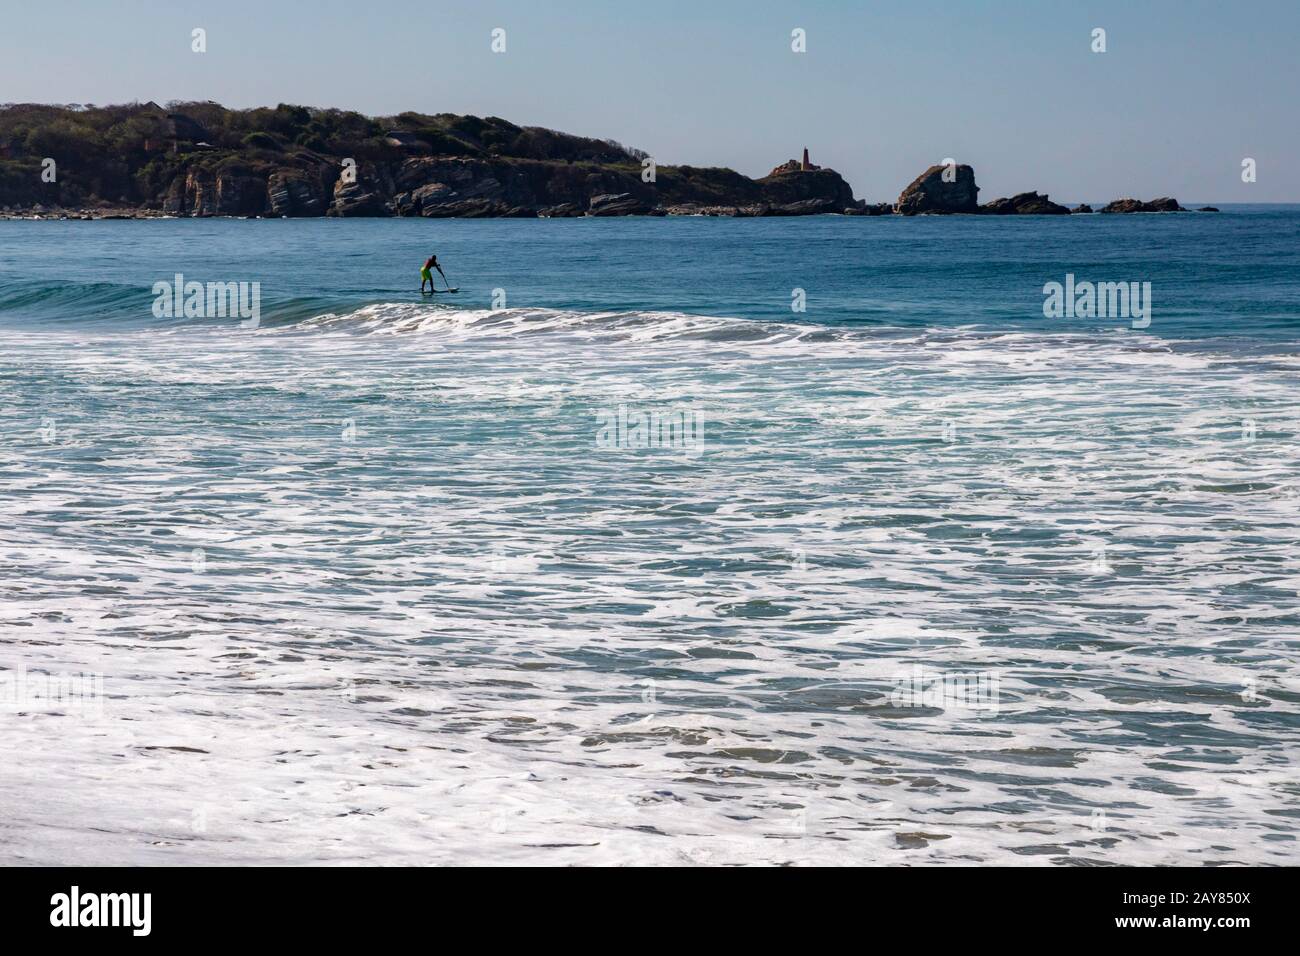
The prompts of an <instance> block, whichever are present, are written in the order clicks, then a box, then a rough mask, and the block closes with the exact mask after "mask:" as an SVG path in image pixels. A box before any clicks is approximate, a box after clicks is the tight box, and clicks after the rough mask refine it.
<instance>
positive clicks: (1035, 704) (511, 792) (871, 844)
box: [0, 206, 1300, 866]
mask: <svg viewBox="0 0 1300 956" xmlns="http://www.w3.org/2000/svg"><path fill="white" fill-rule="evenodd" d="M1222 208H1223V210H1224V211H1223V212H1222V213H1220V214H1217V215H1215V214H1211V213H1185V214H1160V215H1112V216H1102V215H1092V216H1069V217H1065V216H1062V217H1048V216H1044V217H1038V216H1025V217H1017V216H1010V217H919V218H902V217H881V218H865V217H839V216H818V217H808V218H799V219H735V220H733V219H711V218H661V219H656V218H626V219H598V218H587V219H568V220H404V219H385V220H355V219H349V220H274V221H271V220H268V221H242V220H158V221H142V222H136V221H101V222H58V221H40V222H34V221H3V222H0V338H2V341H3V347H2V348H0V395H3V402H0V727H2V728H3V732H2V733H0V767H2V768H3V770H0V861H3V862H4V863H6V864H15V863H43V864H72V863H78V864H244V863H284V864H342V863H392V864H443V863H456V864H484V863H505V864H515V863H547V864H682V865H695V864H723V865H731V864H794V865H815V864H915V865H941V864H965V865H969V864H977V863H996V864H1013V865H1060V866H1071V865H1113V864H1181V865H1201V864H1205V865H1210V864H1215V865H1221V864H1229V863H1243V864H1290V865H1295V864H1297V863H1300V853H1298V852H1297V848H1296V838H1297V829H1298V828H1297V816H1298V815H1300V782H1298V781H1297V776H1296V770H1295V768H1296V764H1297V754H1298V752H1300V748H1298V747H1297V744H1298V742H1300V711H1298V708H1297V702H1298V701H1300V666H1298V652H1300V639H1298V636H1300V551H1298V545H1300V416H1298V415H1297V401H1296V398H1297V394H1298V390H1300V206H1255V207H1252V206H1224V207H1222ZM430 253H437V255H438V257H439V260H440V261H441V262H442V264H443V268H444V269H445V270H446V273H447V276H448V278H449V279H450V280H451V282H452V284H453V286H457V287H459V289H460V291H459V293H457V294H453V295H439V296H434V297H423V296H421V295H420V294H419V293H418V292H417V289H418V285H419V277H418V271H419V267H420V264H421V263H422V262H423V261H424V259H425V258H426V257H427V256H428V255H429V254H430ZM177 276H182V277H183V280H182V281H181V285H180V288H179V290H178V289H177V288H176V283H177V278H176V277H177ZM435 277H436V273H435ZM189 282H198V283H203V284H207V283H234V284H236V285H238V284H240V283H244V284H246V285H245V286H244V287H243V288H242V290H241V291H244V292H246V293H247V295H246V296H245V298H244V299H243V300H242V301H243V303H244V304H245V305H246V306H251V305H252V304H253V303H256V309H255V310H254V309H249V310H248V311H246V313H245V314H242V315H241V314H234V315H232V314H230V313H231V311H233V310H222V311H224V312H225V314H214V310H213V309H212V308H210V307H209V305H210V303H209V302H208V300H207V298H206V297H198V298H195V299H194V302H195V309H194V310H193V311H194V312H196V313H199V314H190V315H186V314H184V312H185V309H184V308H182V309H181V310H180V312H181V314H179V315H178V314H176V312H177V310H176V309H174V308H172V305H173V304H174V303H175V302H177V301H182V302H183V300H184V299H185V296H184V295H180V293H181V292H183V291H184V286H185V284H186V283H189ZM1051 283H1059V284H1060V285H1061V287H1062V288H1063V289H1064V288H1066V287H1067V286H1068V287H1069V288H1070V289H1071V290H1072V295H1071V300H1070V302H1071V305H1074V304H1075V303H1074V299H1073V291H1074V290H1077V289H1079V288H1080V287H1081V284H1093V285H1097V284H1101V283H1106V284H1112V283H1122V284H1123V286H1122V291H1124V292H1128V293H1131V294H1132V296H1133V299H1132V301H1131V302H1127V303H1125V306H1126V308H1127V307H1129V306H1131V307H1133V308H1132V311H1133V313H1134V314H1132V315H1130V314H1127V311H1126V312H1121V313H1115V312H1114V311H1113V310H1112V312H1111V314H1106V315H1095V314H1094V315H1089V314H1087V313H1088V312H1089V311H1096V310H1089V309H1087V308H1081V309H1076V308H1071V309H1070V310H1069V314H1064V315H1061V316H1059V317H1048V316H1047V315H1045V314H1044V313H1045V302H1047V300H1048V299H1049V298H1050V296H1049V294H1048V293H1045V291H1044V289H1045V286H1049V285H1050V284H1051ZM1148 283H1149V285H1147V284H1148ZM254 284H256V285H254ZM439 284H440V287H441V280H440V279H439ZM1089 288H1090V289H1091V288H1092V285H1090V286H1089ZM1119 288H1120V287H1119V286H1111V287H1110V289H1109V293H1110V298H1109V300H1108V302H1109V304H1110V305H1111V306H1115V305H1116V303H1117V302H1119V301H1121V300H1119V299H1117V298H1116V295H1117V291H1116V290H1117V289H1119ZM169 290H170V291H169ZM1098 292H1099V293H1100V289H1099V288H1098ZM232 301H233V300H232ZM1098 301H1100V299H1099V300H1098ZM1139 301H1140V302H1141V303H1142V308H1141V309H1140V310H1139V309H1137V308H1136V307H1137V305H1138V302H1139ZM1100 311H1105V310H1104V309H1103V310H1100ZM1142 313H1144V314H1142Z"/></svg>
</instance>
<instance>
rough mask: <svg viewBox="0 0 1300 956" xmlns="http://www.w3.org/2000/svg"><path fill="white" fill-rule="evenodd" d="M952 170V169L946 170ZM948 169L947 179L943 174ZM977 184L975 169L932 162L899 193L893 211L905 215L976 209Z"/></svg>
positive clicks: (977, 202)
mask: <svg viewBox="0 0 1300 956" xmlns="http://www.w3.org/2000/svg"><path fill="white" fill-rule="evenodd" d="M949 170H951V172H949ZM945 173H947V174H948V176H947V178H948V179H951V180H952V181H951V182H948V181H946V179H945V176H944V174H945ZM979 191H980V189H979V187H978V186H976V185H975V170H974V169H972V168H971V167H969V166H967V165H965V164H963V165H960V166H955V167H952V166H931V167H930V168H929V169H927V170H926V171H925V172H923V173H922V174H921V175H920V176H917V177H916V179H914V180H912V182H911V184H910V185H909V186H908V187H907V188H906V189H904V190H903V191H902V193H900V194H899V196H898V202H897V203H896V204H895V206H894V208H895V211H897V212H899V213H901V214H902V215H904V216H915V215H917V214H918V213H953V212H978V211H979Z"/></svg>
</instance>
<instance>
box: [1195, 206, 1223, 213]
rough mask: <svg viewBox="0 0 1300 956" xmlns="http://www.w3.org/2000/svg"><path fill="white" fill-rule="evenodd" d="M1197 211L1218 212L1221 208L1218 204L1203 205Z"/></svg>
mask: <svg viewBox="0 0 1300 956" xmlns="http://www.w3.org/2000/svg"><path fill="white" fill-rule="evenodd" d="M1196 211H1197V212H1218V211H1219V209H1218V207H1217V206H1202V207H1201V208H1200V209H1198V210H1196Z"/></svg>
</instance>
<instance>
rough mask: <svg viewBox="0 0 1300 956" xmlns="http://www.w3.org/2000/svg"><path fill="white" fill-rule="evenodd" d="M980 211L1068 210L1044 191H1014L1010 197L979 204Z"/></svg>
mask: <svg viewBox="0 0 1300 956" xmlns="http://www.w3.org/2000/svg"><path fill="white" fill-rule="evenodd" d="M980 212H982V213H987V214H989V215H993V216H1041V215H1052V216H1060V215H1069V213H1070V210H1069V209H1067V208H1066V207H1065V206H1062V205H1060V204H1059V203H1054V202H1052V201H1051V200H1050V199H1048V198H1047V195H1046V193H1044V194H1042V195H1039V194H1038V193H1036V192H1032V193H1016V195H1014V196H1012V197H1011V198H1010V199H995V200H993V201H992V202H987V203H985V204H984V205H982V206H980Z"/></svg>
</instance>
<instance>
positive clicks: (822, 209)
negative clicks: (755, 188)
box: [761, 199, 844, 216]
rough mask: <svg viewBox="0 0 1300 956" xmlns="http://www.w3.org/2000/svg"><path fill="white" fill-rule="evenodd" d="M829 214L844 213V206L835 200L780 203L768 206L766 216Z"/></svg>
mask: <svg viewBox="0 0 1300 956" xmlns="http://www.w3.org/2000/svg"><path fill="white" fill-rule="evenodd" d="M829 212H838V213H842V212H844V205H843V204H842V203H838V202H836V201H835V200H834V199H800V200H799V201H798V202H787V203H778V204H776V205H772V206H768V207H767V208H766V209H764V210H763V212H762V213H761V215H764V216H820V215H823V214H825V213H829Z"/></svg>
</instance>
